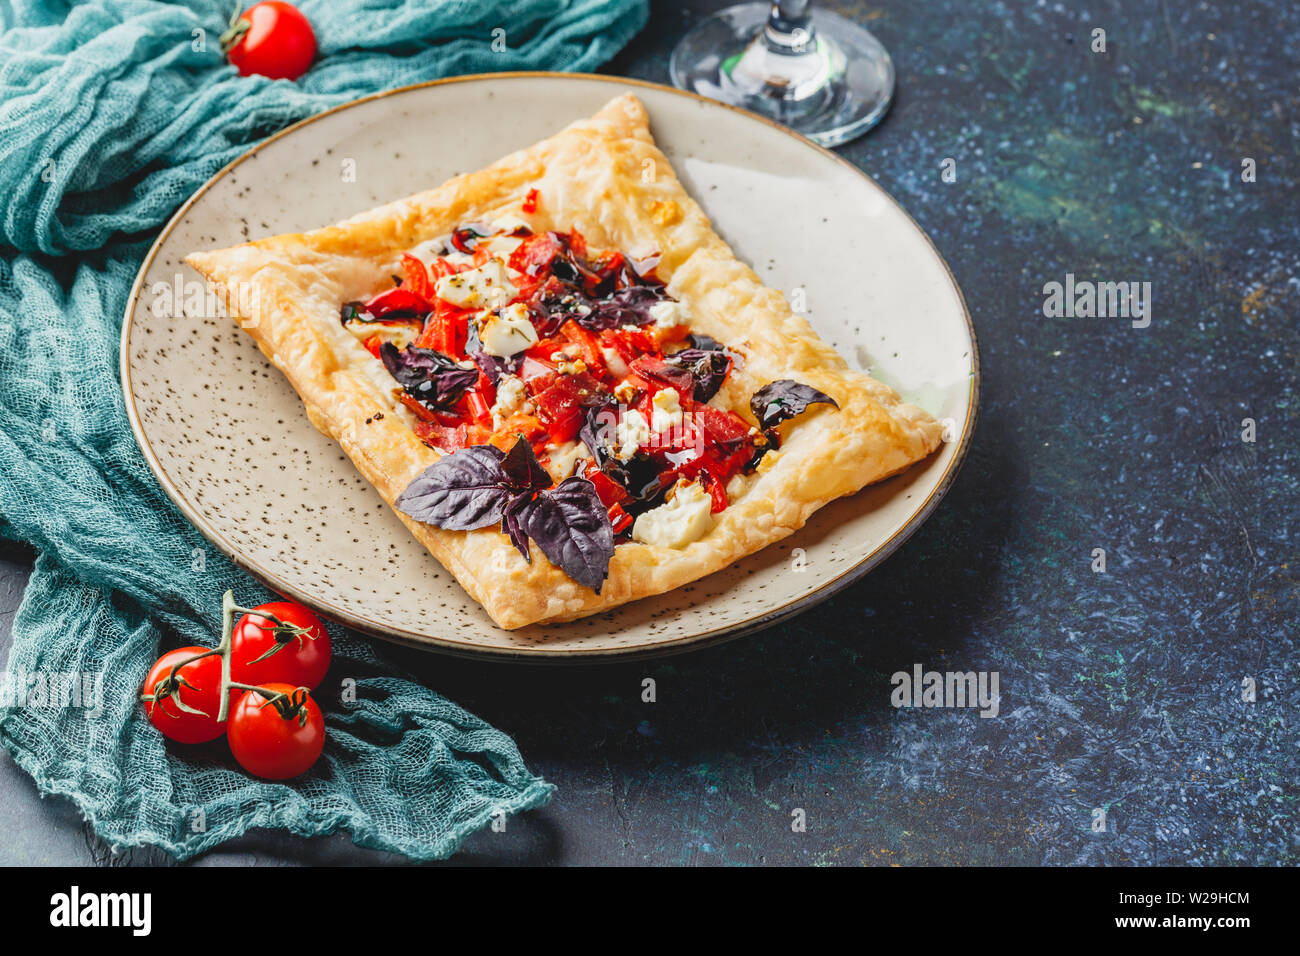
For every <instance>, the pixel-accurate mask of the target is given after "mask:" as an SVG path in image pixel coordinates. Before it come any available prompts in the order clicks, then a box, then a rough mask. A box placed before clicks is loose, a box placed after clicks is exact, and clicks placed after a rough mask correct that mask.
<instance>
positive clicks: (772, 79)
mask: <svg viewBox="0 0 1300 956" xmlns="http://www.w3.org/2000/svg"><path fill="white" fill-rule="evenodd" d="M771 11H772V4H771V3H762V2H759V3H742V4H738V5H736V6H734V7H727V8H726V9H725V10H722V11H720V12H718V13H716V14H714V15H713V16H711V17H709V18H708V19H706V20H703V21H701V22H700V23H699V24H697V25H696V26H695V27H693V28H692V29H691V30H690V32H688V33H687V34H686V36H685V37H684V38H682V40H681V42H680V43H678V44H677V48H676V49H674V50H673V55H672V59H671V60H670V61H669V64H668V69H669V72H670V74H671V76H672V81H673V85H674V86H677V87H679V88H680V89H683V90H689V91H690V92H692V93H699V94H700V95H702V96H707V97H709V98H710V99H715V100H721V101H722V102H723V103H729V104H731V105H732V106H739V107H742V108H744V109H747V110H752V111H753V112H755V113H758V114H760V115H762V116H766V117H768V118H769V119H773V120H776V121H777V122H778V123H782V124H783V125H785V126H788V127H790V128H791V129H793V130H794V131H795V132H798V133H802V134H803V135H804V136H807V137H808V138H809V139H811V140H812V141H813V142H815V143H819V144H821V145H822V146H838V145H839V144H840V143H845V142H848V141H849V140H851V139H853V138H854V137H857V136H861V135H862V134H863V133H865V132H866V131H867V130H869V129H871V128H872V127H873V126H875V125H876V124H877V123H879V122H880V120H881V118H882V117H883V116H884V115H885V113H886V112H887V111H888V110H889V104H890V103H891V102H892V101H893V97H894V63H893V60H891V59H890V58H889V53H888V51H887V50H886V49H885V48H884V46H882V45H881V43H880V41H879V40H877V39H876V38H875V37H874V36H872V35H871V33H869V32H868V31H866V30H864V29H863V28H862V27H860V26H858V25H857V24H856V23H854V22H853V21H852V20H848V19H845V18H844V17H842V16H840V15H839V14H837V13H831V12H830V11H828V10H821V9H818V8H816V7H814V8H813V9H812V11H811V15H812V31H811V34H812V36H811V38H810V39H809V40H808V42H807V43H806V44H804V45H803V46H802V47H799V48H795V47H789V46H785V47H782V46H781V45H780V44H777V43H773V42H768V41H766V40H765V39H764V35H763V34H764V28H765V27H766V25H767V21H768V16H769V14H770V13H771Z"/></svg>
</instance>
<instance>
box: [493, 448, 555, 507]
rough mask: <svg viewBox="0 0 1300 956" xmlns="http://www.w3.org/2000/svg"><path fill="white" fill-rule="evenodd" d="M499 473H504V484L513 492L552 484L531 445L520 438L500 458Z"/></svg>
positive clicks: (522, 492)
mask: <svg viewBox="0 0 1300 956" xmlns="http://www.w3.org/2000/svg"><path fill="white" fill-rule="evenodd" d="M501 473H502V474H503V475H505V479H506V484H507V485H508V486H509V487H510V490H511V492H513V493H514V494H524V493H528V492H533V491H541V490H542V489H543V488H549V487H551V485H552V484H554V482H553V481H551V476H550V475H549V474H548V473H547V471H546V469H545V468H543V467H542V466H541V464H540V463H539V462H538V461H537V456H536V455H534V454H533V446H532V445H530V444H528V442H526V441H524V440H523V439H522V438H519V439H517V440H516V441H515V443H514V445H513V446H512V447H511V449H510V451H508V452H507V453H506V456H505V457H504V458H502V459H501Z"/></svg>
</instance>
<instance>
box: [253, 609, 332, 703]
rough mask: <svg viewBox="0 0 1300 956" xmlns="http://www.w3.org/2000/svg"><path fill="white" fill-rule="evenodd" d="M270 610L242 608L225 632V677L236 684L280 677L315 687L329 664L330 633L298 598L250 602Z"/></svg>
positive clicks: (266, 681)
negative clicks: (227, 645) (230, 629)
mask: <svg viewBox="0 0 1300 956" xmlns="http://www.w3.org/2000/svg"><path fill="white" fill-rule="evenodd" d="M253 611H254V612H257V611H263V612H265V613H267V614H271V615H274V616H275V618H276V620H278V621H279V622H280V623H279V624H276V623H275V622H274V621H272V620H270V619H269V618H266V617H262V616H261V615H259V614H256V613H253V614H245V615H244V616H243V617H241V618H240V619H239V620H238V621H237V622H236V623H235V630H234V633H233V634H232V636H231V649H230V679H231V680H232V681H234V682H235V683H236V684H266V683H268V682H269V681H280V682H282V683H285V684H292V685H293V686H294V687H306V688H307V689H308V690H315V689H316V688H317V687H319V686H320V682H321V681H322V680H324V679H325V672H326V671H328V670H329V669H330V657H331V656H332V649H331V647H330V636H329V634H328V633H327V632H326V630H325V625H323V624H321V622H320V618H318V617H317V616H316V615H315V614H313V613H312V612H311V611H309V610H307V609H306V608H305V607H303V606H302V605H301V604H295V603H293V602H292V601H272V602H271V603H270V604H260V605H258V606H257V607H255V608H253Z"/></svg>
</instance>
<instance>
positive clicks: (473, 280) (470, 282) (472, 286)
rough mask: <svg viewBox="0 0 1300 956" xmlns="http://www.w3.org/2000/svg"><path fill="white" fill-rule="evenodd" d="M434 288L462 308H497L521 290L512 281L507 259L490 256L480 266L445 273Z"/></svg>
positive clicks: (440, 296)
mask: <svg viewBox="0 0 1300 956" xmlns="http://www.w3.org/2000/svg"><path fill="white" fill-rule="evenodd" d="M434 291H435V292H437V293H438V298H440V299H443V300H444V301H447V302H450V303H451V304H452V305H457V306H460V307H461V308H462V309H481V308H489V309H496V308H500V307H501V306H503V305H505V304H506V303H507V302H509V301H510V300H511V299H513V298H514V297H515V294H516V293H517V292H518V291H519V290H518V289H516V288H515V287H514V285H513V284H512V283H511V281H510V276H509V275H508V274H507V273H506V266H505V263H503V262H501V261H500V260H499V259H489V260H488V261H487V262H485V263H483V265H481V266H479V267H478V268H477V269H469V270H467V271H465V272H457V273H456V274H455V275H450V276H443V277H442V278H441V279H439V280H438V283H437V285H435V286H434Z"/></svg>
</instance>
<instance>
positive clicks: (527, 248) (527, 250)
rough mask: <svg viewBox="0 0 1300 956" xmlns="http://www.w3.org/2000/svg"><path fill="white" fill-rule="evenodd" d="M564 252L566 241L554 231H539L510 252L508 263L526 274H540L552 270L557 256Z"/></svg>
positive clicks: (517, 270)
mask: <svg viewBox="0 0 1300 956" xmlns="http://www.w3.org/2000/svg"><path fill="white" fill-rule="evenodd" d="M563 252H564V243H563V242H561V241H560V238H559V237H558V236H557V235H556V234H555V233H553V232H539V233H536V234H535V235H531V236H529V237H528V238H526V239H525V240H524V241H523V242H521V243H520V244H519V245H518V247H517V248H516V249H515V251H514V252H512V253H510V261H509V263H508V265H509V266H510V268H512V269H514V270H515V271H516V272H522V273H523V274H524V275H529V276H540V275H544V274H545V273H547V272H548V271H549V270H550V267H551V263H552V262H553V261H554V260H555V257H556V256H558V255H560V254H561V253H563Z"/></svg>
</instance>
